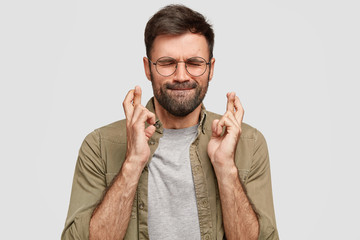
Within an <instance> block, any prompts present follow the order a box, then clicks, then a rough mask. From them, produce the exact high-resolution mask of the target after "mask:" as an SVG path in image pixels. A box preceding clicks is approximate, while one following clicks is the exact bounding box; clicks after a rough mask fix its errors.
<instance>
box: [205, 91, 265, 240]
mask: <svg viewBox="0 0 360 240" xmlns="http://www.w3.org/2000/svg"><path fill="white" fill-rule="evenodd" d="M227 98H228V101H227V110H226V112H225V114H224V115H223V116H222V118H221V119H219V120H214V121H213V123H212V136H211V139H210V141H209V144H208V154H209V157H210V160H211V163H212V165H213V167H214V171H215V174H216V178H217V180H218V186H219V192H220V201H221V207H222V214H223V222H224V228H225V234H226V238H227V239H258V236H259V223H258V220H257V217H256V215H255V212H254V210H253V209H252V206H251V204H250V202H249V200H248V198H247V196H246V194H245V192H244V189H243V188H242V185H241V183H240V179H239V177H238V170H237V168H236V166H235V162H234V159H235V150H236V145H237V142H238V140H239V138H240V135H241V123H242V119H243V116H244V109H243V107H242V105H241V103H240V100H239V98H238V97H237V96H236V95H235V93H233V92H232V93H228V94H227ZM223 127H226V128H225V133H224V134H223V135H222V130H223Z"/></svg>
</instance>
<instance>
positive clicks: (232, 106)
mask: <svg viewBox="0 0 360 240" xmlns="http://www.w3.org/2000/svg"><path fill="white" fill-rule="evenodd" d="M226 97H227V105H226V112H225V114H224V115H223V116H222V118H221V119H220V120H217V121H215V122H214V126H213V130H215V134H216V135H218V136H219V135H220V134H221V133H222V130H223V127H226V128H227V130H228V131H229V130H233V129H234V128H235V130H237V132H238V134H241V123H242V120H243V117H244V108H243V107H242V105H241V102H240V99H239V97H237V96H236V94H235V93H234V92H230V93H227V94H226Z"/></svg>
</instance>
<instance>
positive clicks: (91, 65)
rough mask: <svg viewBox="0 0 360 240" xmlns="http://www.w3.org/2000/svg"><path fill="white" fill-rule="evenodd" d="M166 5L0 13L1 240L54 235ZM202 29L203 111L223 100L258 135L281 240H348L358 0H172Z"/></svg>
mask: <svg viewBox="0 0 360 240" xmlns="http://www.w3.org/2000/svg"><path fill="white" fill-rule="evenodd" d="M168 3H171V2H170V1H143V2H140V1H132V2H130V1H126V2H125V1H123V2H122V1H90V0H87V1H84V0H83V1H80V0H78V1H74V0H71V1H70V0H62V1H49V0H47V1H45V0H43V1H40V0H34V1H25V0H23V1H17V0H12V1H10V0H8V1H6V0H4V1H1V3H0V80H1V87H0V107H1V108H0V109H1V120H0V121H1V125H0V133H1V135H0V136H1V137H0V139H1V145H0V146H1V158H0V159H1V174H0V178H1V179H0V182H1V188H0V189H1V198H0V201H1V202H0V208H1V209H0V212H1V213H0V219H1V237H0V238H1V239H44V240H48V239H59V238H60V234H61V231H62V228H63V226H64V222H65V218H66V213H67V208H68V203H69V197H70V190H71V183H72V177H73V171H74V166H75V162H76V158H77V153H78V149H79V147H80V144H81V142H82V140H83V139H84V137H85V136H86V134H88V133H89V132H91V131H92V130H93V129H95V128H98V127H100V126H103V125H105V124H108V123H111V122H113V121H116V120H118V119H120V118H123V117H124V114H123V110H122V106H121V104H122V100H123V98H124V96H125V94H126V92H127V91H128V90H129V89H130V88H133V87H134V86H135V85H140V86H142V88H143V92H144V94H143V95H144V97H143V104H145V103H146V102H147V99H148V98H149V97H151V95H152V90H151V85H150V82H149V81H147V79H146V78H145V75H144V72H143V66H142V57H143V56H144V55H145V47H144V43H143V32H144V27H145V24H146V22H147V20H148V19H149V18H150V17H151V15H152V14H154V13H155V12H156V11H157V10H158V9H159V8H160V7H162V6H164V5H166V4H168ZM183 3H184V4H186V5H188V6H189V7H192V8H194V9H195V10H197V11H199V12H201V13H203V14H204V15H205V16H207V18H208V19H209V20H210V22H211V23H212V24H213V26H214V30H215V50H214V56H215V58H216V64H215V75H214V78H213V80H212V82H211V84H210V88H209V92H208V95H207V97H206V100H205V106H206V107H207V108H208V109H209V110H212V111H215V112H218V113H223V112H224V110H225V105H226V97H225V94H226V92H228V91H236V93H237V94H238V95H239V96H240V99H241V101H242V103H243V105H244V108H245V111H246V113H245V119H244V121H245V122H247V123H249V124H251V125H252V126H254V127H256V128H258V129H259V130H260V131H261V132H262V133H263V134H264V135H265V137H266V139H267V142H268V146H269V150H270V158H271V159H270V160H271V170H272V183H273V194H274V202H275V210H276V217H277V225H278V229H279V233H280V237H281V239H299V240H300V239H301V240H302V239H360V233H359V231H358V227H359V223H360V222H359V218H358V216H359V215H360V207H359V204H360V194H359V189H360V187H359V183H360V175H359V167H360V164H359V161H360V157H359V151H358V149H359V147H360V146H359V145H360V141H359V136H360V128H359V121H360V114H359V102H360V97H359V90H360V88H359V81H360V74H359V65H360V57H359V56H360V47H359V46H360V44H359V43H360V34H359V29H360V27H359V25H360V17H359V10H360V7H359V5H360V4H359V2H358V1H355V0H354V1H349V0H343V1H331V0H330V1H329V0H328V1H325V0H323V1H320V0H303V1H285V0H283V1H280V0H277V1H264V0H262V1H183Z"/></svg>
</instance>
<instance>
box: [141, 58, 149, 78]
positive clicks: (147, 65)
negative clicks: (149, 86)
mask: <svg viewBox="0 0 360 240" xmlns="http://www.w3.org/2000/svg"><path fill="white" fill-rule="evenodd" d="M143 62H144V70H145V75H146V77H147V79H148V80H149V81H151V70H150V66H149V59H148V58H147V57H144V58H143Z"/></svg>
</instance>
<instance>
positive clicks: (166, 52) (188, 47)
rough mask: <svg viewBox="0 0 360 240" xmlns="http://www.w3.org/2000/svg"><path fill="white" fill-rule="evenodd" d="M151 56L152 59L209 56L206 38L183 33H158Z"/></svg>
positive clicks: (206, 57)
mask: <svg viewBox="0 0 360 240" xmlns="http://www.w3.org/2000/svg"><path fill="white" fill-rule="evenodd" d="M151 56H152V58H153V59H158V58H160V57H164V56H169V57H173V58H176V59H180V60H182V59H187V58H189V57H194V56H199V57H203V58H205V59H208V57H209V48H208V44H207V41H206V38H205V37H204V36H203V35H201V34H196V33H190V32H188V33H184V34H181V35H160V36H157V37H156V38H155V40H154V43H153V47H152V51H151Z"/></svg>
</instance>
